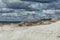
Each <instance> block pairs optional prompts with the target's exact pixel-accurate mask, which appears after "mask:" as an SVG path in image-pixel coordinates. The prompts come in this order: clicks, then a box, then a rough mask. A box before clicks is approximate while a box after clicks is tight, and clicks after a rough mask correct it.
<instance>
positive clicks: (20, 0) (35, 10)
mask: <svg viewBox="0 0 60 40" xmlns="http://www.w3.org/2000/svg"><path fill="white" fill-rule="evenodd" d="M57 10H59V11H57ZM56 11H57V12H59V13H60V0H0V12H1V13H12V15H13V16H14V15H15V16H17V14H18V13H19V14H20V15H22V14H23V15H27V16H28V15H30V14H41V13H42V14H43V16H45V15H46V14H45V13H48V14H54V13H56ZM29 13H30V14H29ZM2 15H5V16H6V15H9V16H10V15H11V14H2ZM27 16H26V17H27ZM39 16H41V15H39ZM22 17H23V16H22ZM34 17H35V19H36V18H37V19H39V17H38V16H37V15H36V16H34ZM24 18H25V17H24ZM28 18H31V19H33V18H32V15H30V16H28ZM5 19H6V18H5ZM33 20H34V19H33Z"/></svg>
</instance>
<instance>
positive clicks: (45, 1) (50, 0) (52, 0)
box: [21, 0, 56, 3]
mask: <svg viewBox="0 0 60 40" xmlns="http://www.w3.org/2000/svg"><path fill="white" fill-rule="evenodd" d="M21 1H31V2H40V3H51V2H54V1H56V0H21Z"/></svg>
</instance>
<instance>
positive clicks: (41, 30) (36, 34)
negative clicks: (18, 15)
mask: <svg viewBox="0 0 60 40" xmlns="http://www.w3.org/2000/svg"><path fill="white" fill-rule="evenodd" d="M0 40H60V21H58V22H56V23H53V24H50V25H40V26H31V27H17V26H15V25H4V26H1V27H0Z"/></svg>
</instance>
